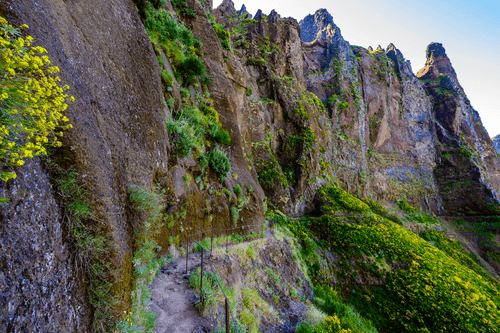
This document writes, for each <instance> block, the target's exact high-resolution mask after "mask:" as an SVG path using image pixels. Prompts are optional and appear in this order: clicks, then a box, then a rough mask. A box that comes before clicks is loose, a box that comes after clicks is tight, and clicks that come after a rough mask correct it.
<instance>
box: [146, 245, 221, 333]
mask: <svg viewBox="0 0 500 333" xmlns="http://www.w3.org/2000/svg"><path fill="white" fill-rule="evenodd" d="M200 261H201V255H200V253H193V254H190V255H189V265H188V271H189V273H191V271H193V270H194V268H196V267H197V266H199V265H200ZM185 274H186V257H182V258H180V259H179V260H178V261H177V262H175V263H172V264H170V265H169V266H167V267H166V268H164V269H162V273H161V274H160V275H159V276H158V277H157V278H156V280H155V281H154V282H153V283H152V285H151V288H152V290H153V292H152V295H151V297H152V299H153V300H152V301H151V305H150V308H151V310H152V311H154V312H155V313H156V314H157V315H158V318H157V320H156V328H155V332H156V333H181V332H182V333H194V332H196V333H201V332H210V331H211V329H210V327H211V326H210V322H209V321H208V320H207V319H205V318H203V317H201V316H200V314H199V312H198V311H197V310H196V309H195V307H194V302H195V299H196V292H195V291H194V290H193V289H191V287H190V286H189V281H188V278H187V277H186V275H185Z"/></svg>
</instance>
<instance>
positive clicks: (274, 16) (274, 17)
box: [269, 9, 281, 22]
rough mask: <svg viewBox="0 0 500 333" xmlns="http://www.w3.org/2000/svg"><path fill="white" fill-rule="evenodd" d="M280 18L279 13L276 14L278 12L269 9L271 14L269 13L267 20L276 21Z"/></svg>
mask: <svg viewBox="0 0 500 333" xmlns="http://www.w3.org/2000/svg"><path fill="white" fill-rule="evenodd" d="M280 18H281V16H280V14H278V12H277V11H275V10H274V9H273V10H272V11H271V14H269V22H278V20H279V19H280Z"/></svg>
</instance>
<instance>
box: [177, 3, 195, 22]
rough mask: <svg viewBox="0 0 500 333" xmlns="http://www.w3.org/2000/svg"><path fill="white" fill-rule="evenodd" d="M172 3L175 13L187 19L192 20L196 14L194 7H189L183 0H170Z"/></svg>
mask: <svg viewBox="0 0 500 333" xmlns="http://www.w3.org/2000/svg"><path fill="white" fill-rule="evenodd" d="M171 2H172V5H174V8H175V10H176V11H177V13H178V14H179V15H180V16H182V17H184V18H187V19H191V20H194V19H196V18H197V17H198V16H197V15H196V12H195V10H194V9H192V8H189V7H188V6H187V4H186V1H184V0H171Z"/></svg>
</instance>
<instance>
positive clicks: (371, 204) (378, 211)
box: [362, 199, 387, 215]
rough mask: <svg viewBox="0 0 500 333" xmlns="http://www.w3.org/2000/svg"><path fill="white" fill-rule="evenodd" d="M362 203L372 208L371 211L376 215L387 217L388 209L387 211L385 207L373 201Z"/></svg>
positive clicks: (368, 200) (365, 200)
mask: <svg viewBox="0 0 500 333" xmlns="http://www.w3.org/2000/svg"><path fill="white" fill-rule="evenodd" d="M362 201H363V202H364V203H365V204H367V205H368V207H370V209H371V210H372V212H374V213H375V214H382V215H386V214H387V209H385V207H384V206H382V205H381V204H379V203H378V202H375V201H373V200H371V199H362Z"/></svg>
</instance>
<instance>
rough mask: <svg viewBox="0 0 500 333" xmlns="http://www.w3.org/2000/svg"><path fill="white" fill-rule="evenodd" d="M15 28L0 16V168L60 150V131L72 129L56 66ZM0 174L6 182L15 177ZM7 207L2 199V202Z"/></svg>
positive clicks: (29, 37)
mask: <svg viewBox="0 0 500 333" xmlns="http://www.w3.org/2000/svg"><path fill="white" fill-rule="evenodd" d="M27 28H28V26H27V25H25V24H24V25H22V26H21V27H20V28H14V27H12V26H11V25H9V24H8V22H7V21H6V20H5V19H4V18H3V17H0V167H2V168H4V167H17V166H22V165H24V160H25V159H27V158H33V157H34V156H43V155H47V150H46V149H47V148H48V147H60V146H61V145H62V144H61V142H60V141H59V139H58V137H60V136H62V134H63V133H62V129H69V128H72V125H62V123H64V122H68V121H69V120H68V118H67V117H66V116H63V112H64V111H65V110H66V108H67V107H68V105H67V104H66V102H67V100H68V99H69V100H71V101H74V98H73V97H69V96H68V95H66V94H64V91H65V90H68V89H69V87H68V86H67V85H65V86H62V85H61V84H60V83H59V82H60V79H59V77H57V76H56V75H55V73H58V72H59V68H58V67H54V66H52V67H50V66H49V65H50V60H49V58H48V56H46V55H42V54H44V53H47V50H45V49H44V48H43V47H40V46H32V45H31V44H32V42H33V40H34V39H33V37H31V36H26V37H25V38H22V37H21V36H22V35H25V34H24V33H22V30H23V29H27ZM11 170H12V171H9V172H4V171H1V172H0V178H2V180H3V181H5V182H7V181H8V180H9V179H12V178H16V172H15V171H13V169H11ZM2 201H3V202H5V201H6V200H5V198H4V200H2Z"/></svg>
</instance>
